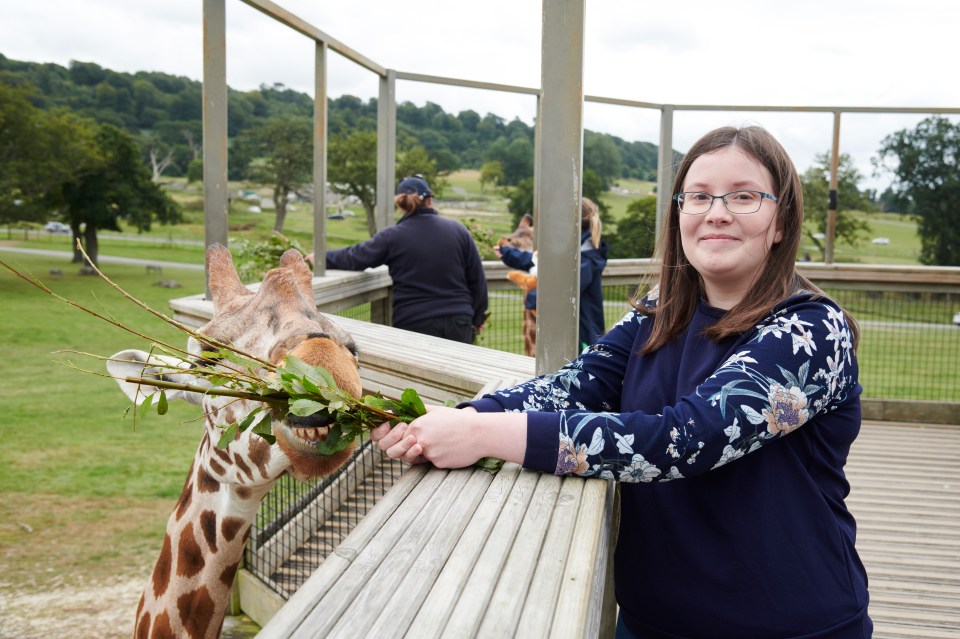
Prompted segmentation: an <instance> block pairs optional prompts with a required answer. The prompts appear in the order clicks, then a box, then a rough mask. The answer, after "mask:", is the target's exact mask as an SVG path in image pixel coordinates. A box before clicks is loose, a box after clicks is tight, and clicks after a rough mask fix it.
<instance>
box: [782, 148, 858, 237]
mask: <svg viewBox="0 0 960 639" xmlns="http://www.w3.org/2000/svg"><path fill="white" fill-rule="evenodd" d="M861 180H863V176H862V175H861V174H860V172H859V171H858V170H857V168H856V167H855V166H854V165H853V160H852V159H851V158H850V156H849V155H847V154H846V153H843V154H841V155H840V158H839V162H838V165H837V216H836V226H835V235H834V237H835V240H836V242H837V243H846V244H848V245H850V246H857V245H858V244H860V243H861V242H863V241H864V240H866V239H867V237H868V235H869V233H870V225H869V224H867V222H866V221H864V220H861V219H858V218H856V217H853V216H852V215H851V214H850V212H851V211H872V210H874V209H875V208H876V207H875V205H874V204H873V202H871V201H870V197H869V195H868V194H866V193H864V192H862V191H860V189H859V188H858V186H857V185H858V184H859V183H860V181H861ZM800 181H801V183H802V184H803V216H804V219H805V221H806V223H807V224H806V233H807V236H808V238H809V239H810V241H811V242H813V244H814V245H815V246H816V247H817V250H818V251H819V252H820V253H821V255H822V254H823V253H824V245H823V240H822V239H821V238H822V237H823V235H825V234H826V232H827V206H828V204H829V195H830V154H829V153H818V154H817V155H816V157H815V158H814V165H813V166H811V167H810V168H809V169H807V171H806V172H805V173H804V174H803V175H802V176H801V177H800Z"/></svg>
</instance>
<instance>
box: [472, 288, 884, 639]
mask: <svg viewBox="0 0 960 639" xmlns="http://www.w3.org/2000/svg"><path fill="white" fill-rule="evenodd" d="M647 303H648V304H650V305H652V304H654V303H655V300H647ZM723 313H724V311H722V310H719V309H715V308H711V307H709V306H707V305H706V304H705V303H703V302H701V304H700V305H699V307H698V308H697V310H696V312H695V313H694V316H693V318H692V319H691V321H690V324H689V325H688V326H687V328H686V329H685V330H684V331H683V333H682V334H681V335H680V336H679V337H678V338H677V339H676V340H674V341H673V342H670V343H669V344H666V345H665V346H663V347H662V348H660V349H658V350H656V351H654V352H653V353H650V354H646V355H643V354H641V349H642V347H643V345H644V344H645V342H646V340H647V339H648V337H649V335H650V328H651V326H652V323H653V322H652V319H651V318H649V317H646V316H644V315H642V314H640V313H638V312H637V311H633V310H632V311H631V312H629V313H627V315H626V316H625V317H624V318H623V319H622V320H620V322H618V323H617V324H616V325H615V326H614V327H613V328H611V329H610V331H609V332H608V333H607V334H606V335H604V336H603V337H602V338H600V340H599V341H598V342H597V343H596V344H594V345H593V346H592V347H590V348H589V349H587V350H586V351H584V352H583V354H581V356H580V358H579V359H577V360H575V361H574V362H571V363H570V364H568V365H567V366H565V367H564V368H563V369H561V370H560V371H559V372H557V373H553V374H550V375H545V376H543V377H539V378H537V379H534V380H531V381H528V382H525V383H523V384H520V385H518V386H515V387H513V388H509V389H505V390H501V391H497V392H496V393H493V394H490V395H485V396H484V397H483V398H482V399H480V400H477V401H475V402H470V404H472V405H473V406H475V407H476V408H477V409H478V410H480V411H504V410H505V411H524V412H526V413H527V445H526V457H525V459H524V463H523V465H524V466H525V467H527V468H533V469H538V470H542V471H545V472H550V473H555V474H557V475H563V474H576V475H580V476H583V477H595V478H599V479H600V480H604V479H606V480H614V481H619V482H621V489H622V490H621V498H622V508H621V518H620V534H619V538H618V541H617V551H616V556H615V559H614V576H615V581H616V594H617V601H618V603H619V604H620V612H621V615H622V616H623V619H624V621H625V623H626V625H627V627H628V628H629V629H630V630H631V631H632V632H633V633H634V634H636V635H637V636H639V637H649V638H653V639H677V638H691V639H693V638H697V639H744V638H747V637H749V638H751V639H773V638H777V639H787V638H797V639H799V638H803V639H814V638H816V639H852V638H856V639H866V638H868V637H870V636H871V632H872V623H871V620H870V617H869V616H868V614H867V600H868V594H867V575H866V572H865V570H864V567H863V564H862V563H861V561H860V558H859V557H858V556H857V551H856V548H855V540H856V530H857V529H856V522H855V521H854V518H853V515H852V514H851V513H850V511H849V510H847V507H846V504H845V503H844V499H845V498H846V496H847V494H848V493H849V491H850V485H849V484H848V482H847V480H846V477H845V475H844V472H843V467H844V464H845V463H846V460H847V455H848V453H849V451H850V445H851V443H852V442H853V441H854V439H855V438H856V436H857V433H858V432H859V430H860V393H861V390H862V389H861V387H860V384H859V382H858V367H857V358H856V353H855V352H854V348H853V344H852V335H851V331H850V327H849V326H848V325H847V323H846V320H845V318H844V315H843V313H842V312H841V311H840V309H839V308H838V307H837V306H836V305H835V304H834V303H833V302H832V301H831V300H829V299H827V298H820V299H814V298H812V296H811V295H809V294H799V295H796V296H794V297H792V298H790V299H789V300H785V301H784V302H783V303H782V304H780V305H779V306H778V307H777V308H776V309H775V310H774V311H773V312H771V314H770V315H769V316H768V317H766V318H765V319H763V320H762V321H760V322H759V323H758V324H757V326H755V327H754V328H753V329H751V330H749V331H747V332H745V333H743V334H742V335H735V336H731V337H729V338H726V339H723V340H721V341H719V342H714V341H711V340H710V339H708V338H706V337H705V336H704V333H703V331H704V329H705V328H706V327H707V326H709V325H711V324H713V323H715V322H716V321H717V320H718V319H719V318H720V317H722V316H723Z"/></svg>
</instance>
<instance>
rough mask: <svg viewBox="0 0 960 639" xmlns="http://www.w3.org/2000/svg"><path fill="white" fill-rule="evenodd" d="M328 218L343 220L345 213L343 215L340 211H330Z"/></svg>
mask: <svg viewBox="0 0 960 639" xmlns="http://www.w3.org/2000/svg"><path fill="white" fill-rule="evenodd" d="M327 219H328V220H342V219H343V215H341V214H340V213H330V214H328V215H327Z"/></svg>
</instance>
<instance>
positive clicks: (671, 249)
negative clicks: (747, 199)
mask: <svg viewBox="0 0 960 639" xmlns="http://www.w3.org/2000/svg"><path fill="white" fill-rule="evenodd" d="M733 146H735V147H737V148H739V149H740V150H741V151H743V152H744V153H746V154H747V155H749V156H750V157H752V158H753V159H755V160H756V161H757V162H759V163H760V164H761V165H762V166H764V167H765V168H766V169H767V171H769V172H770V175H771V177H772V178H773V192H774V195H776V196H777V198H778V199H779V202H778V204H777V212H776V218H775V220H774V223H775V224H776V225H777V229H778V230H779V231H780V232H781V234H782V238H781V240H780V242H777V243H776V244H774V245H773V246H771V247H770V250H769V251H768V253H767V259H766V263H765V264H764V266H763V268H761V269H760V270H759V271H758V272H757V276H756V280H755V281H754V282H753V285H752V286H751V287H750V291H751V292H750V294H749V295H747V296H746V297H744V299H742V300H741V301H740V302H739V303H738V304H737V305H736V306H734V307H733V308H732V309H730V311H729V312H727V313H726V314H724V316H723V318H721V319H720V320H719V321H717V323H716V324H713V325H712V326H710V327H708V328H707V329H706V331H705V334H706V336H707V337H708V338H710V339H712V340H717V341H718V340H721V339H723V338H725V337H729V336H731V335H736V334H740V333H744V332H746V331H748V330H750V329H751V328H753V327H754V326H756V325H757V324H758V323H759V322H760V321H761V320H762V319H763V318H764V317H765V316H766V315H768V314H769V313H770V312H771V311H772V310H773V308H774V307H775V306H776V305H777V304H778V303H780V302H782V301H783V300H785V299H786V298H788V297H790V296H791V295H795V294H796V293H799V292H801V291H808V292H810V294H811V297H812V298H814V299H816V298H819V297H821V296H823V295H824V292H823V291H822V290H820V289H819V288H818V287H817V286H816V285H815V284H813V282H811V281H810V280H808V279H807V278H806V277H804V276H803V275H800V274H799V273H798V272H797V270H796V259H797V249H798V248H799V246H800V240H801V236H802V230H803V189H802V187H801V185H800V176H799V175H798V174H797V169H796V167H794V165H793V162H792V161H791V160H790V157H789V156H788V155H787V152H786V151H785V150H784V148H783V146H781V145H780V143H779V142H778V141H777V140H776V138H774V137H773V136H772V135H771V134H770V133H769V132H768V131H767V130H766V129H764V128H762V127H759V126H748V127H742V128H737V127H732V126H730V127H722V128H719V129H714V130H713V131H710V132H709V133H707V134H706V135H704V136H703V137H701V138H700V139H699V140H697V142H695V143H694V145H693V146H692V147H691V148H690V151H689V152H687V154H686V155H685V156H684V157H683V160H682V161H681V162H680V166H679V168H678V169H677V178H676V180H675V181H674V183H673V193H677V192H679V191H680V190H681V189H682V188H683V181H684V180H685V179H686V177H687V173H688V172H689V171H690V166H691V165H692V164H693V163H694V162H695V161H696V160H697V158H699V157H700V156H702V155H705V154H707V153H712V152H714V151H717V150H719V149H722V148H725V147H733ZM656 254H657V256H658V257H659V259H660V276H659V284H658V286H659V290H658V292H657V295H658V300H657V305H656V307H655V308H650V307H647V306H646V305H644V304H642V303H641V302H640V300H638V299H634V300H633V301H632V304H633V306H634V308H636V309H637V310H638V311H640V312H641V313H643V314H644V315H648V316H652V317H653V328H652V331H651V333H650V337H649V339H647V342H646V344H645V345H644V347H643V351H642V352H643V353H645V354H646V353H651V352H653V351H655V350H657V349H658V348H660V347H661V346H664V345H665V344H667V343H669V342H671V341H673V340H674V339H676V338H677V337H678V336H679V335H680V334H681V333H682V332H683V331H684V330H685V329H686V327H687V325H688V324H689V323H690V319H691V318H692V317H693V313H694V311H695V310H696V307H697V303H698V301H699V298H700V296H701V295H702V294H703V280H702V279H701V278H700V274H699V273H697V271H696V269H694V268H693V265H692V264H690V262H689V260H687V257H686V255H685V254H684V252H683V246H682V244H681V241H680V209H679V208H678V206H677V203H676V202H675V201H673V200H672V199H671V202H670V212H669V214H668V215H667V217H666V219H665V220H664V224H663V232H662V234H661V241H660V242H659V244H658V246H657V250H656ZM648 284H649V283H648ZM638 290H643V289H638ZM844 315H845V316H846V319H847V323H848V324H849V325H850V330H851V332H852V333H853V343H854V346H856V344H857V340H858V337H859V329H858V328H857V323H856V321H855V320H854V319H853V317H851V316H850V315H849V314H848V313H847V312H846V311H844Z"/></svg>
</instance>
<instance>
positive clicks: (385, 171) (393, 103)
mask: <svg viewBox="0 0 960 639" xmlns="http://www.w3.org/2000/svg"><path fill="white" fill-rule="evenodd" d="M396 85H397V72H396V71H394V70H393V69H387V71H386V73H385V74H384V75H382V76H380V95H379V97H378V98H377V208H376V212H377V214H376V221H377V230H378V231H382V230H383V229H385V228H387V227H388V226H390V224H391V223H392V221H393V208H394V207H393V189H394V186H395V185H394V181H395V180H396V173H397V89H396Z"/></svg>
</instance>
